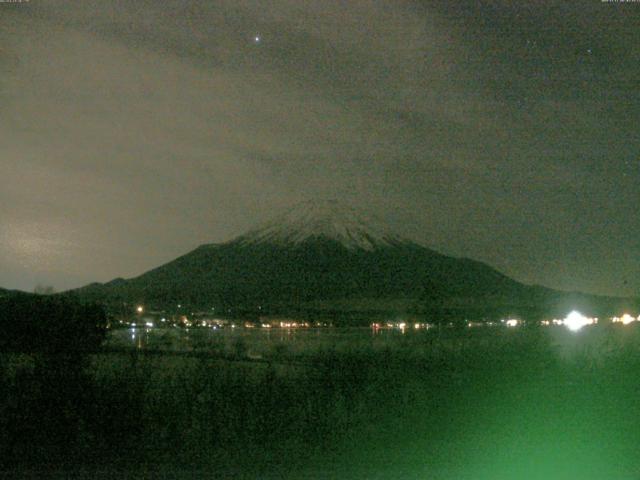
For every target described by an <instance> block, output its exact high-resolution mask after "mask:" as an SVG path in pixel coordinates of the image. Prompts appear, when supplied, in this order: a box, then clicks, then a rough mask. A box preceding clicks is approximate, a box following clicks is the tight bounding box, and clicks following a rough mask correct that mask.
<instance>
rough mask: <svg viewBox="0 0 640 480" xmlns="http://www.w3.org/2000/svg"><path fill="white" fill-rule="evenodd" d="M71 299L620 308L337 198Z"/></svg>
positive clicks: (302, 307) (394, 307)
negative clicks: (405, 234) (519, 276)
mask: <svg viewBox="0 0 640 480" xmlns="http://www.w3.org/2000/svg"><path fill="white" fill-rule="evenodd" d="M73 293H74V294H75V295H78V296H80V297H82V298H83V299H84V300H90V301H99V302H104V303H111V304H122V303H123V302H127V303H134V302H144V303H145V304H149V305H156V306H158V307H162V308H171V307H175V306H176V305H177V304H185V305H189V306H191V307H193V308H206V309H209V308H210V307H215V308H218V309H220V308H224V309H234V310H241V311H258V310H259V311H263V312H270V313H275V312H278V313H282V312H287V311H292V310H295V311H329V310H331V311H335V310H340V311H353V310H379V311H398V310H403V311H407V310H410V311H413V312H416V313H425V314H429V313H431V314H433V315H442V314H443V313H444V312H448V313H449V314H456V315H460V314H463V315H465V316H483V317H492V316H496V315H504V314H509V313H512V314H520V315H522V316H541V315H543V314H544V315H548V314H551V313H555V312H556V311H557V312H558V313H559V314H560V313H562V312H563V311H564V309H565V308H572V307H573V308H575V307H582V308H588V309H589V311H593V312H594V313H601V314H602V313H604V312H605V310H606V311H608V310H615V309H616V308H618V307H617V305H618V304H619V303H621V302H623V300H621V299H614V298H605V297H597V296H592V295H583V294H578V293H576V294H569V293H563V292H557V291H554V290H551V289H548V288H544V287H540V286H529V285H524V284H522V283H520V282H517V281H515V280H513V279H511V278H509V277H507V276H506V275H504V274H502V273H500V272H498V271H497V270H495V269H494V268H492V267H490V266H488V265H486V264H483V263H481V262H477V261H474V260H470V259H466V258H453V257H450V256H446V255H442V254H440V253H438V252H436V251H434V250H431V249H429V248H426V247H424V246H422V245H419V244H417V243H415V242H412V241H410V240H407V239H404V238H401V237H399V236H397V235H396V234H395V233H393V232H391V231H389V230H388V229H387V228H386V227H385V226H384V224H383V223H382V222H380V221H379V220H376V219H375V218H367V217H365V216H363V215H362V214H360V213H359V212H356V211H355V210H353V209H351V208H347V207H344V206H341V205H339V204H337V203H336V202H309V203H305V204H302V205H299V206H298V207H296V208H294V209H292V210H291V211H289V212H287V213H285V214H284V215H281V216H279V217H277V218H275V219H274V220H273V221H271V222H269V223H268V224H266V225H264V226H263V227H261V228H257V229H255V230H252V231H250V232H248V233H247V234H245V235H242V236H240V237H238V238H236V239H234V240H232V241H230V242H227V243H222V244H210V245H202V246H200V247H198V248H196V249H195V250H193V251H192V252H190V253H188V254H186V255H184V256H182V257H179V258H177V259H176V260H173V261H171V262H169V263H167V264H165V265H162V266H160V267H158V268H155V269H153V270H151V271H148V272H146V273H144V274H142V275H140V276H138V277H136V278H133V279H129V280H124V279H121V278H118V279H115V280H112V281H111V282H108V283H105V284H97V283H95V284H91V285H88V286H86V287H83V288H81V289H78V290H76V291H74V292H73ZM218 311H220V310H218ZM225 311H226V310H225ZM564 313H566V312H564Z"/></svg>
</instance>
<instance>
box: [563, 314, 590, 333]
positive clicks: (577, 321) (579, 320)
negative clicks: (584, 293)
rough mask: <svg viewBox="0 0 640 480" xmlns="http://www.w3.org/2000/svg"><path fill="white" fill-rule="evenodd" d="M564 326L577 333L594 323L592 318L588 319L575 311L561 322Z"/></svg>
mask: <svg viewBox="0 0 640 480" xmlns="http://www.w3.org/2000/svg"><path fill="white" fill-rule="evenodd" d="M563 323H564V326H565V327H567V328H568V329H569V330H571V331H573V332H577V331H578V330H580V329H581V328H582V327H584V326H586V325H592V324H593V323H595V321H594V319H593V318H588V317H585V316H584V315H582V314H581V313H580V312H576V311H575V310H574V311H573V312H571V313H570V314H569V315H567V318H565V319H564V321H563Z"/></svg>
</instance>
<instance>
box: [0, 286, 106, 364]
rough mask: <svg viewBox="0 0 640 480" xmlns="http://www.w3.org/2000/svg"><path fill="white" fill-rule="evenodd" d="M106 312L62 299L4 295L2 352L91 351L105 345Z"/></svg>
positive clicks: (0, 303) (1, 306)
mask: <svg viewBox="0 0 640 480" xmlns="http://www.w3.org/2000/svg"><path fill="white" fill-rule="evenodd" d="M106 327H107V317H106V314H105V312H104V309H103V308H102V307H100V306H98V305H95V304H89V305H87V304H83V303H80V302H77V301H74V300H71V299H68V298H63V297H59V296H43V295H32V294H28V293H20V292H15V293H12V294H10V295H9V294H7V295H4V296H0V351H4V352H7V351H11V352H50V353H53V352H58V353H61V352H67V353H69V352H90V351H96V350H97V349H98V348H99V347H100V345H101V344H102V342H103V340H104V338H105V333H106Z"/></svg>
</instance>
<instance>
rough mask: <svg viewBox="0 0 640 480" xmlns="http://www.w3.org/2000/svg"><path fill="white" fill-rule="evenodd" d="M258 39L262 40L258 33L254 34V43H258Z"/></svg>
mask: <svg viewBox="0 0 640 480" xmlns="http://www.w3.org/2000/svg"><path fill="white" fill-rule="evenodd" d="M260 40H262V37H260V35H256V36H255V37H253V41H254V42H256V43H260Z"/></svg>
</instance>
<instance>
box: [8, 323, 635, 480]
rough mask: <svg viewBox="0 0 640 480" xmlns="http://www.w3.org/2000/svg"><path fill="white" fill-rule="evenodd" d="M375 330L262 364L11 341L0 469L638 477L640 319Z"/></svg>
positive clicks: (94, 473) (79, 474) (82, 474)
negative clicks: (394, 332) (49, 348)
mask: <svg viewBox="0 0 640 480" xmlns="http://www.w3.org/2000/svg"><path fill="white" fill-rule="evenodd" d="M363 338H364V340H362V341H355V340H353V339H352V340H350V341H344V342H340V341H335V342H333V343H327V342H321V343H313V342H311V343H309V346H308V348H307V349H306V350H305V348H304V347H305V344H304V343H302V344H296V345H295V347H291V348H290V349H285V348H282V347H278V348H276V350H275V351H273V352H271V353H273V355H271V356H269V355H265V359H264V360H265V361H262V362H247V361H242V360H241V359H240V358H239V359H238V361H228V360H221V359H216V358H206V357H201V356H200V357H197V356H194V357H190V356H176V355H173V354H163V355H147V354H144V353H141V352H136V351H132V352H131V353H126V354H123V353H102V354H96V355H90V356H73V355H69V356H65V355H59V354H58V355H41V356H27V355H19V354H3V355H1V356H0V369H1V370H0V371H1V376H0V382H1V383H0V449H1V451H0V458H1V462H2V470H3V471H4V472H5V473H4V476H5V477H7V478H9V477H11V478H14V477H20V478H24V477H28V476H29V475H32V476H33V478H41V477H42V476H44V472H48V473H47V475H50V476H53V477H56V476H57V478H261V479H270V478H327V479H343V478H344V479H351V478H371V479H386V478H393V479H395V478H399V479H403V478H407V479H414V478H415V479H474V480H476V479H487V480H500V479H523V480H528V479H575V478H581V479H602V480H605V479H636V478H640V402H638V400H637V399H638V395H639V394H640V382H639V373H640V330H638V329H637V328H635V326H634V325H629V326H626V327H620V328H617V327H614V326H598V327H591V328H589V329H585V330H583V331H581V332H578V333H571V332H568V331H566V330H564V329H562V328H561V327H557V328H549V329H495V330H491V331H486V332H484V333H481V334H478V333H470V332H468V331H458V332H450V333H448V334H447V335H445V336H437V335H432V334H425V335H407V336H397V337H388V338H382V339H380V338H378V339H375V338H374V339H372V338H371V337H366V336H365V337H363ZM249 346H250V347H251V344H249ZM312 346H313V348H311V347H312ZM251 348H253V347H251ZM267 353H269V352H268V351H267Z"/></svg>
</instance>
